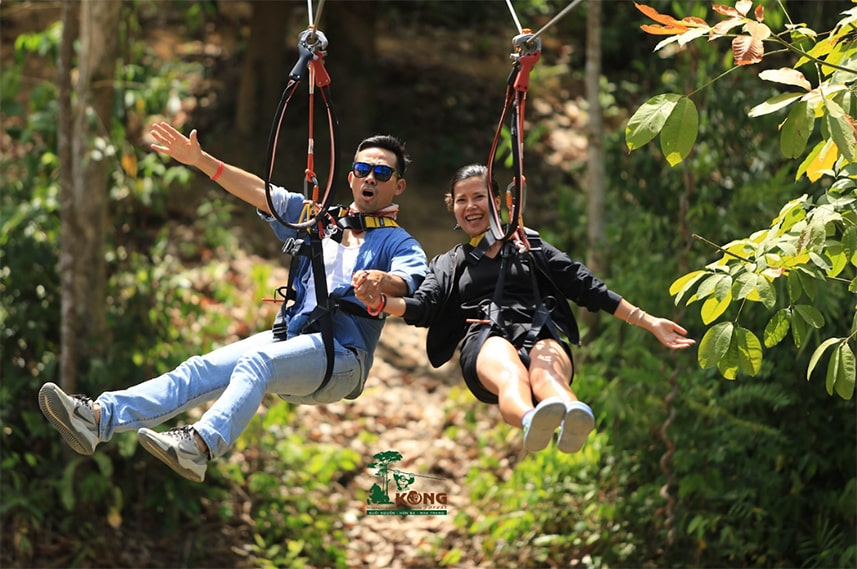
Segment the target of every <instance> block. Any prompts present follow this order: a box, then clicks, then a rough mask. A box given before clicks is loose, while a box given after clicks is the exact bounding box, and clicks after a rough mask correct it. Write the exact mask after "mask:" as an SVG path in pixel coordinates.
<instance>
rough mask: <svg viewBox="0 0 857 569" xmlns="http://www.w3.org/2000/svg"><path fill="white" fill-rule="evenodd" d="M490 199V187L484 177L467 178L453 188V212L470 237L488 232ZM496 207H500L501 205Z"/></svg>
mask: <svg viewBox="0 0 857 569" xmlns="http://www.w3.org/2000/svg"><path fill="white" fill-rule="evenodd" d="M488 199H489V198H488V186H487V185H486V184H485V178H484V177H482V176H472V177H470V178H465V179H464V180H460V181H458V182H456V184H455V186H453V188H452V212H453V214H455V221H457V222H458V225H459V226H460V227H461V229H462V230H463V231H464V232H465V233H467V235H469V236H470V237H475V236H477V235H479V234H481V233H484V232H485V231H487V230H488V226H489V223H490V222H489V220H490V217H489V216H490V212H489V211H488ZM498 201H499V198H498ZM496 205H497V206H498V207H499V204H496Z"/></svg>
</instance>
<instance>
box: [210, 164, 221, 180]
mask: <svg viewBox="0 0 857 569" xmlns="http://www.w3.org/2000/svg"><path fill="white" fill-rule="evenodd" d="M222 173H223V160H221V161H220V166H218V167H217V172H215V173H214V176H212V177H211V181H212V182H216V181H217V179H218V178H219V177H220V175H221V174H222Z"/></svg>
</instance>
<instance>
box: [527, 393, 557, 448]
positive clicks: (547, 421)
mask: <svg viewBox="0 0 857 569" xmlns="http://www.w3.org/2000/svg"><path fill="white" fill-rule="evenodd" d="M564 416H565V403H564V402H563V400H562V399H560V398H559V397H549V398H548V399H545V400H544V401H541V402H539V404H538V405H536V408H535V409H533V410H532V411H529V412H528V413H527V414H526V415H524V418H523V420H522V423H523V428H524V450H526V451H527V452H537V451H540V450H542V449H544V448H545V447H547V446H548V445H549V444H550V442H551V439H552V438H553V433H554V431H555V430H556V428H557V427H559V425H560V423H562V418H563V417H564Z"/></svg>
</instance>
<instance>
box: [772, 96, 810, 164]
mask: <svg viewBox="0 0 857 569" xmlns="http://www.w3.org/2000/svg"><path fill="white" fill-rule="evenodd" d="M814 121H815V115H814V113H813V111H812V110H811V109H810V108H809V107H808V105H807V104H806V101H800V102H798V103H797V104H796V105H795V106H794V107H792V110H791V112H789V115H788V116H787V117H786V120H785V121H784V122H783V125H782V128H781V129H780V150H781V151H782V153H783V156H785V157H786V158H797V157H798V156H800V155H801V154H803V152H804V150H806V143H807V141H808V140H809V135H810V134H812V125H813V122H814Z"/></svg>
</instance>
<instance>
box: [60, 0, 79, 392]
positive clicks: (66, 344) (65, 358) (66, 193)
mask: <svg viewBox="0 0 857 569" xmlns="http://www.w3.org/2000/svg"><path fill="white" fill-rule="evenodd" d="M79 13H80V3H79V2H77V1H76V0H69V1H68V2H64V3H63V5H62V43H61V44H60V52H59V64H58V65H57V84H58V85H59V94H60V97H59V125H58V128H57V131H58V132H57V147H58V152H59V161H60V169H59V177H60V200H61V201H60V203H61V212H62V213H61V218H62V219H61V224H62V226H61V229H60V231H61V233H62V235H63V236H65V235H73V234H74V232H73V230H72V227H73V226H72V224H71V218H72V216H71V215H70V214H68V213H67V212H72V211H73V210H74V203H73V199H72V196H73V193H72V185H73V184H74V159H73V157H72V149H71V148H72V110H71V70H72V67H73V65H74V63H73V59H74V42H75V40H76V39H77V37H78V28H79V23H80V22H79V19H78V16H79ZM63 242H65V240H63ZM70 253H71V252H70V251H69V250H68V248H66V247H62V249H61V250H60V256H59V275H60V282H61V287H60V289H61V290H62V291H63V293H62V298H61V302H60V305H61V315H60V345H61V349H60V374H61V375H60V383H61V384H62V386H63V388H65V389H66V390H68V391H71V392H72V393H74V392H76V391H77V374H76V373H75V371H76V368H77V365H76V362H77V353H78V346H77V337H78V336H77V320H76V319H75V318H74V310H73V308H74V302H73V299H71V298H68V299H67V298H66V296H67V294H66V291H71V290H73V288H72V284H73V276H74V273H73V269H74V267H73V265H72V263H71V258H72V256H71V254H70ZM69 296H70V295H69Z"/></svg>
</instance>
